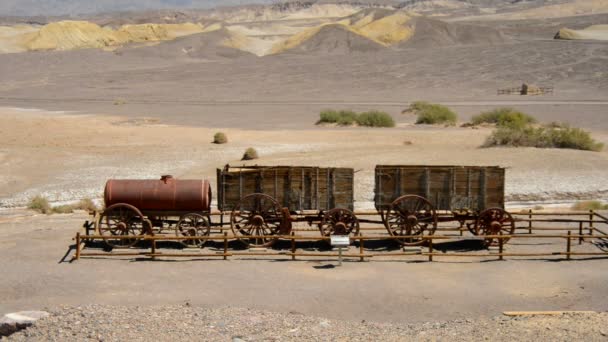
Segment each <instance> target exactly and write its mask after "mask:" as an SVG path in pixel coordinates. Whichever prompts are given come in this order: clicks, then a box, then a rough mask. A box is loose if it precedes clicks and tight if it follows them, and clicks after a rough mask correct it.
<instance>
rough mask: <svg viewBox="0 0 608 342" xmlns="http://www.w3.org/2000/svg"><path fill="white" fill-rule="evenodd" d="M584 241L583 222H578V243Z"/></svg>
mask: <svg viewBox="0 0 608 342" xmlns="http://www.w3.org/2000/svg"><path fill="white" fill-rule="evenodd" d="M582 243H583V222H582V221H581V222H579V223H578V244H579V245H580V244H582Z"/></svg>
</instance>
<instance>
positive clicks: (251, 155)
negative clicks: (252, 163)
mask: <svg viewBox="0 0 608 342" xmlns="http://www.w3.org/2000/svg"><path fill="white" fill-rule="evenodd" d="M258 158H259V157H258V151H256V150H255V148H253V147H250V148H248V149H247V150H245V153H244V154H243V158H241V160H252V159H258Z"/></svg>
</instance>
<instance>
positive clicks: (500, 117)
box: [471, 108, 536, 128]
mask: <svg viewBox="0 0 608 342" xmlns="http://www.w3.org/2000/svg"><path fill="white" fill-rule="evenodd" d="M471 123H472V124H473V125H480V124H483V123H489V124H496V126H501V127H511V128H523V127H526V126H527V125H529V124H533V123H536V119H535V118H534V117H532V116H530V115H528V114H525V113H522V112H520V111H517V110H515V109H513V108H498V109H494V110H492V111H489V112H483V113H481V114H479V115H475V116H473V118H472V119H471Z"/></svg>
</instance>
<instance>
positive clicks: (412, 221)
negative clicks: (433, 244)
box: [406, 215, 418, 227]
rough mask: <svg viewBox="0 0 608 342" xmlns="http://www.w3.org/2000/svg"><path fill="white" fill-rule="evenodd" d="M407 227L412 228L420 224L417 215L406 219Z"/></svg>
mask: <svg viewBox="0 0 608 342" xmlns="http://www.w3.org/2000/svg"><path fill="white" fill-rule="evenodd" d="M406 222H407V225H408V226H410V227H412V226H415V225H417V224H418V217H416V215H408V217H407V218H406Z"/></svg>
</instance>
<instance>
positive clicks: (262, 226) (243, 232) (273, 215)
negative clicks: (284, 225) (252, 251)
mask: <svg viewBox="0 0 608 342" xmlns="http://www.w3.org/2000/svg"><path fill="white" fill-rule="evenodd" d="M282 217H283V216H282V213H281V206H280V205H279V203H278V202H277V201H276V200H275V199H274V198H272V197H270V196H268V195H265V194H251V195H247V196H245V197H243V198H242V199H241V200H240V201H239V203H238V204H237V205H236V206H235V207H234V209H233V210H232V213H231V214H230V228H231V229H232V233H233V234H234V236H235V237H236V238H237V239H238V240H239V241H241V242H243V243H244V244H245V245H247V246H249V247H270V246H272V244H273V243H274V242H275V241H276V238H274V237H272V235H277V234H279V232H280V230H281V222H282ZM256 236H257V237H256ZM260 236H263V237H260Z"/></svg>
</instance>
